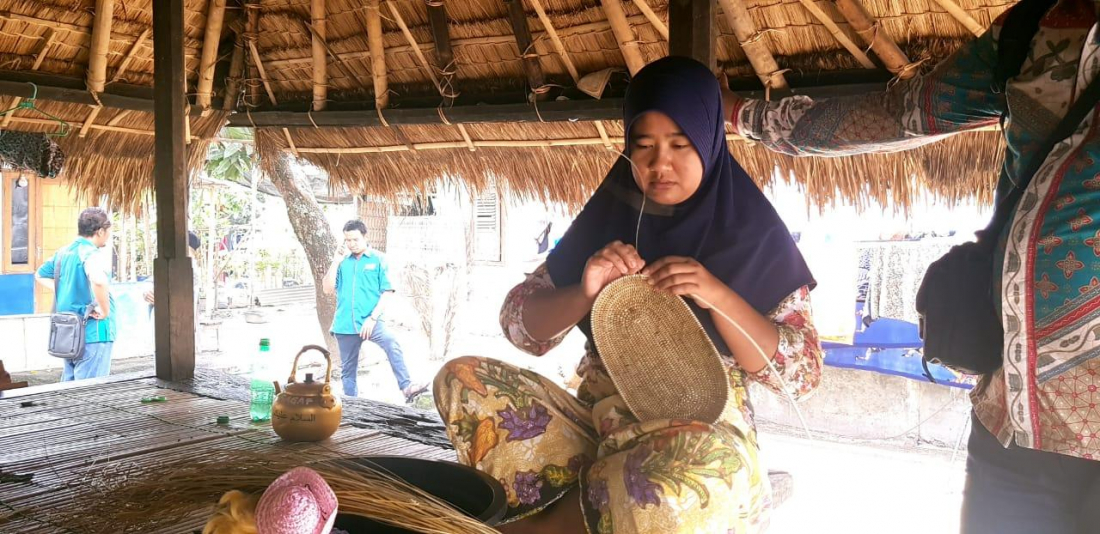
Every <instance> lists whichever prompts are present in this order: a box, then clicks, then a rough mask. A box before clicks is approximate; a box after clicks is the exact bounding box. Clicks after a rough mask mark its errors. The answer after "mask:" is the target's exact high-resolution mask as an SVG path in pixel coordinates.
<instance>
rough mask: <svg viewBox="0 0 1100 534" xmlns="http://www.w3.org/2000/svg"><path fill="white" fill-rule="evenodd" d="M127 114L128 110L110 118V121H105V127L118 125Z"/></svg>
mask: <svg viewBox="0 0 1100 534" xmlns="http://www.w3.org/2000/svg"><path fill="white" fill-rule="evenodd" d="M129 114H130V110H128V109H124V110H121V111H119V112H118V113H117V114H115V116H114V117H111V120H109V121H107V126H116V125H118V123H120V122H122V119H125V118H126V117H127V116H128V115H129Z"/></svg>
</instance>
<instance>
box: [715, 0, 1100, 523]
mask: <svg viewBox="0 0 1100 534" xmlns="http://www.w3.org/2000/svg"><path fill="white" fill-rule="evenodd" d="M1031 1H1032V0H1024V2H1021V3H1020V4H1018V5H1017V6H1016V7H1014V8H1013V10H1015V9H1019V8H1020V7H1032V8H1034V7H1035V4H1030V5H1029V4H1028V3H1029V2H1031ZM1051 4H1052V7H1049V8H1047V7H1043V8H1042V10H1041V11H1040V13H1045V14H1043V15H1042V16H1041V18H1040V17H1035V18H1038V32H1037V33H1036V34H1035V35H1034V37H1032V38H1030V39H1028V37H1029V36H1027V35H1022V28H1023V26H1019V27H1015V26H1013V27H1012V28H1017V29H1010V27H1008V26H1006V22H1007V21H1009V20H1013V19H1012V18H1008V17H1006V16H1002V17H1000V18H999V19H998V20H997V21H995V22H994V23H993V26H992V28H991V29H990V30H989V31H987V32H985V33H984V34H983V35H982V36H981V37H978V38H976V39H974V40H972V41H970V42H968V43H966V44H964V45H963V46H962V47H961V48H960V49H959V50H958V51H957V52H955V53H954V54H953V55H952V56H951V57H949V58H948V59H946V60H944V61H943V62H941V63H940V64H939V65H937V67H936V68H935V70H933V71H932V72H931V73H929V74H927V75H924V76H917V77H914V78H911V79H908V80H901V81H899V82H898V83H896V84H892V85H891V86H890V87H889V88H888V89H887V91H886V92H885V93H883V94H880V95H859V96H852V97H842V98H834V99H828V100H820V101H814V100H812V99H810V98H807V97H805V96H794V97H789V98H785V99H783V100H780V101H776V102H764V101H759V100H741V99H739V98H738V97H736V96H735V95H733V93H731V92H728V91H727V92H726V93H725V95H724V96H725V100H726V102H725V104H726V110H727V117H730V119H731V122H732V123H733V126H734V128H735V130H736V131H737V132H738V133H739V134H740V135H742V136H744V137H747V138H751V139H754V140H758V141H760V142H761V143H762V144H763V145H765V146H767V147H768V148H770V149H772V150H775V151H777V152H782V153H785V154H790V155H795V156H803V155H823V156H839V155H847V154H856V153H864V152H889V151H897V150H904V149H909V148H914V147H916V146H920V145H922V144H927V143H930V142H933V141H936V140H939V139H942V138H943V137H945V136H947V135H951V134H954V133H957V132H962V131H966V130H974V129H978V128H985V127H993V126H996V125H998V123H999V124H1001V125H1002V126H1003V127H1004V128H1003V133H1004V138H1005V141H1006V144H1007V151H1006V153H1005V164H1004V166H1003V168H1002V170H1001V175H1000V180H999V183H998V186H997V199H998V200H999V201H1000V200H1002V199H1004V198H1005V197H1006V196H1007V195H1008V194H1009V192H1010V191H1011V190H1013V189H1014V188H1015V187H1016V184H1018V183H1023V182H1024V181H1026V180H1028V179H1030V183H1028V185H1027V186H1026V188H1024V189H1023V196H1022V200H1021V201H1020V202H1018V203H1017V204H1016V205H1015V207H1014V208H1013V209H1012V214H1011V216H1010V218H1009V219H1008V222H1007V224H1005V225H1004V227H1003V229H1002V230H1001V232H1000V235H999V236H996V235H994V236H990V237H991V238H993V239H996V240H997V242H998V244H997V246H996V248H995V252H994V261H993V266H992V267H991V270H992V271H993V273H992V282H991V291H992V297H993V300H994V301H995V302H994V304H995V308H996V310H995V312H996V314H997V316H998V317H1000V318H1001V320H1002V325H1003V327H1004V348H1003V350H1002V351H1000V354H990V356H991V357H992V358H994V359H1000V360H1001V361H1002V363H1003V365H1002V366H1001V367H1000V369H998V370H996V371H994V372H992V373H989V374H987V375H985V376H983V377H982V380H981V382H980V383H979V384H978V387H976V388H975V389H974V391H973V393H972V401H973V404H974V424H973V428H972V430H971V435H970V442H969V453H968V459H967V481H966V487H965V489H964V492H963V506H962V508H963V510H962V532H964V533H965V534H978V533H982V534H984V533H989V534H1016V533H1019V534H1025V533H1027V534H1030V533H1038V532H1042V533H1044V534H1076V533H1080V532H1086V531H1087V532H1095V531H1096V530H1095V529H1096V528H1097V526H1096V525H1095V524H1091V525H1090V524H1087V523H1088V521H1086V520H1082V519H1079V516H1080V514H1081V513H1082V512H1084V511H1085V510H1087V509H1088V508H1090V507H1089V505H1088V503H1087V502H1086V501H1088V500H1089V499H1090V498H1092V496H1090V495H1089V493H1090V491H1089V490H1090V487H1092V486H1095V485H1097V484H1100V461H1097V460H1100V427H1098V422H1100V408H1098V406H1100V358H1097V357H1096V355H1097V353H1098V352H1100V338H1098V336H1096V335H1095V332H1096V329H1097V324H1098V322H1097V321H1098V318H1097V317H1098V315H1097V311H1098V310H1100V282H1098V281H1097V278H1098V277H1100V128H1098V127H1097V126H1098V124H1100V119H1098V118H1097V116H1096V112H1095V109H1094V110H1093V111H1092V112H1091V113H1088V114H1086V115H1085V118H1084V119H1083V120H1082V121H1081V122H1080V123H1079V124H1078V125H1077V128H1076V129H1075V131H1074V133H1073V134H1071V135H1070V136H1069V137H1066V138H1064V139H1063V140H1060V142H1059V143H1058V144H1057V145H1055V147H1054V149H1053V150H1052V151H1051V152H1050V153H1049V154H1048V155H1044V160H1043V161H1042V162H1032V161H1031V160H1033V159H1034V158H1036V157H1037V156H1036V155H1035V154H1036V152H1038V151H1039V148H1040V147H1041V145H1042V144H1043V142H1044V140H1046V139H1047V138H1048V137H1050V136H1051V134H1052V133H1053V132H1054V131H1055V129H1056V127H1057V125H1058V124H1059V122H1060V121H1061V120H1062V119H1063V117H1065V116H1066V115H1067V114H1068V111H1069V110H1070V109H1071V108H1072V107H1073V104H1074V103H1075V102H1076V101H1077V100H1079V99H1080V98H1081V97H1082V94H1083V93H1084V92H1085V89H1086V87H1088V86H1089V85H1090V83H1096V82H1094V80H1096V79H1097V76H1100V62H1098V61H1097V60H1096V57H1097V53H1098V52H1100V33H1098V31H1100V25H1098V24H1097V22H1098V19H1100V17H1098V14H1097V9H1098V7H1097V6H1098V5H1100V4H1097V3H1094V2H1087V1H1082V0H1060V1H1058V2H1056V3H1055V2H1051ZM1026 19H1027V20H1033V19H1032V17H1030V16H1029V17H1026ZM1018 30H1019V31H1018ZM1023 39H1028V40H1027V41H1026V42H1024V43H1022V44H1023V46H1025V47H1026V48H1027V49H1028V53H1027V54H1026V59H1024V60H1023V64H1022V68H1021V69H1019V74H1017V75H1015V76H1013V77H1010V78H1008V79H1007V84H1006V86H1005V87H1000V82H999V81H998V76H999V75H1000V73H1003V72H1005V71H1004V70H1002V69H1001V67H1002V65H1004V64H1003V63H1001V60H1000V58H1001V57H1002V53H1007V52H1006V51H1008V50H1011V49H1012V46H1011V45H1010V44H1009V43H1012V42H1020V41H1021V40H1023ZM1002 44H1004V45H1005V46H1003V47H1002ZM1032 163H1035V164H1039V163H1041V165H1037V168H1038V171H1037V172H1035V173H1034V174H1033V175H1031V176H1027V175H1025V173H1026V172H1027V171H1026V169H1028V167H1030V166H1031V164H1032ZM865 179H868V180H871V179H873V178H872V177H865ZM944 179H949V177H948V176H945V177H944ZM992 350H993V351H994V352H996V348H993V349H992Z"/></svg>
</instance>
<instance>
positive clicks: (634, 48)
mask: <svg viewBox="0 0 1100 534" xmlns="http://www.w3.org/2000/svg"><path fill="white" fill-rule="evenodd" d="M689 1H690V0H689ZM620 2H621V0H600V5H601V6H603V12H604V15H605V16H606V17H607V22H609V23H611V32H612V33H614V34H615V41H616V42H618V43H619V50H622V53H623V59H624V60H626V68H627V70H629V71H630V75H631V76H634V75H635V74H636V73H637V72H638V71H640V70H642V67H644V66H645V59H643V58H642V52H641V50H640V49H639V48H638V38H637V37H635V36H634V30H632V29H631V28H630V22H629V21H627V20H626V13H625V12H623V5H622V4H621V3H620Z"/></svg>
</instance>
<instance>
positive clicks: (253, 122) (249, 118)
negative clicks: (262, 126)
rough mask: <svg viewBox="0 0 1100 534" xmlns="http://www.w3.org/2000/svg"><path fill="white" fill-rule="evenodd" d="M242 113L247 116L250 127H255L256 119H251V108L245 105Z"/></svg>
mask: <svg viewBox="0 0 1100 534" xmlns="http://www.w3.org/2000/svg"><path fill="white" fill-rule="evenodd" d="M244 114H245V116H246V117H248V122H249V124H251V125H252V129H256V121H254V120H252V108H250V107H247V106H246V107H245V108H244Z"/></svg>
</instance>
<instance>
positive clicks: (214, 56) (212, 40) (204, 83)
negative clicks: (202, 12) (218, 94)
mask: <svg viewBox="0 0 1100 534" xmlns="http://www.w3.org/2000/svg"><path fill="white" fill-rule="evenodd" d="M224 21H225V0H210V4H209V7H208V8H207V11H206V35H205V36H204V37H203V40H202V57H201V59H200V60H199V84H198V87H197V88H196V94H195V101H196V103H198V105H199V109H200V110H202V111H204V112H205V111H207V110H209V109H210V100H211V99H212V96H213V95H212V93H213V90H214V65H215V64H216V63H217V62H218V45H219V44H220V43H221V40H222V23H223V22H224Z"/></svg>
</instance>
